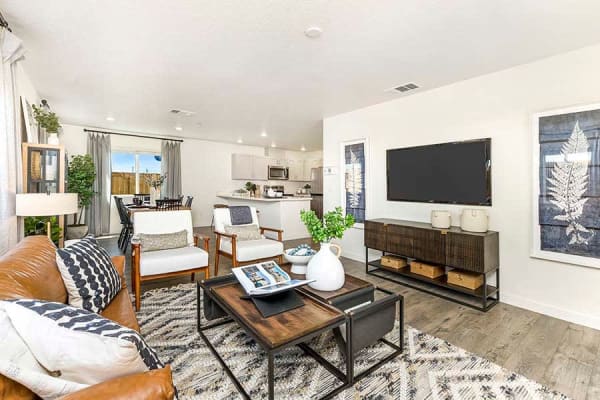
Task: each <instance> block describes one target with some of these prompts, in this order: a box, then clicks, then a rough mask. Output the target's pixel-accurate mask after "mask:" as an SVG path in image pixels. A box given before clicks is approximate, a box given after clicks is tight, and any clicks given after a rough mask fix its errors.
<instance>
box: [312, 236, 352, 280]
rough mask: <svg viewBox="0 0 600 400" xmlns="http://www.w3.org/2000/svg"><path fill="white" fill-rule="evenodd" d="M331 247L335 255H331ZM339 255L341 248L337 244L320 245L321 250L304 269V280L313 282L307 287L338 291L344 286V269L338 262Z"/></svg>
mask: <svg viewBox="0 0 600 400" xmlns="http://www.w3.org/2000/svg"><path fill="white" fill-rule="evenodd" d="M332 247H333V248H335V249H336V252H337V254H333V252H332V251H331V248H332ZM341 254H342V248H341V247H340V246H338V245H337V244H332V243H321V250H319V252H318V253H317V254H315V255H314V256H313V258H311V259H310V261H309V262H308V266H307V268H306V279H308V280H313V279H314V280H315V282H312V283H309V284H308V285H309V286H310V287H312V288H313V289H316V290H323V291H332V290H338V289H339V288H341V287H342V286H344V280H345V275H344V267H343V265H342V263H341V262H340V260H339V258H340V255H341Z"/></svg>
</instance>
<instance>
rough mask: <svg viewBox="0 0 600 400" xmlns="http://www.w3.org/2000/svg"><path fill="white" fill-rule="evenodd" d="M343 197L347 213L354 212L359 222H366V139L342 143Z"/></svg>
mask: <svg viewBox="0 0 600 400" xmlns="http://www.w3.org/2000/svg"><path fill="white" fill-rule="evenodd" d="M342 157H343V170H344V175H343V179H344V182H343V185H344V186H343V199H344V203H345V209H346V214H352V215H353V216H354V219H355V220H356V222H357V223H359V224H362V223H364V222H365V197H366V196H365V195H366V190H365V165H366V162H365V141H364V140H361V141H355V142H351V143H343V144H342Z"/></svg>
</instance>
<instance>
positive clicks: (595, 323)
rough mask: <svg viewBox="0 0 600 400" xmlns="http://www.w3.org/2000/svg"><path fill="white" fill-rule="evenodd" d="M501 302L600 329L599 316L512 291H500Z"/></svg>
mask: <svg viewBox="0 0 600 400" xmlns="http://www.w3.org/2000/svg"><path fill="white" fill-rule="evenodd" d="M500 298H501V301H502V303H506V304H510V305H511V306H516V307H521V308H524V309H526V310H530V311H535V312H538V313H540V314H544V315H548V316H550V317H554V318H558V319H562V320H564V321H568V322H572V323H574V324H578V325H583V326H587V327H589V328H593V329H598V330H600V317H596V316H593V315H589V314H584V313H580V312H576V311H571V310H566V309H564V308H560V307H556V306H553V305H551V304H546V303H540V302H538V301H535V300H532V299H528V298H526V297H523V296H519V295H517V294H513V293H509V292H508V293H507V292H506V291H502V292H501V294H500Z"/></svg>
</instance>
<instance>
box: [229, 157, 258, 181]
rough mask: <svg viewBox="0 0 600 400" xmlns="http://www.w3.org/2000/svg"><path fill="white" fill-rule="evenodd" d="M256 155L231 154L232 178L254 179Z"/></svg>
mask: <svg viewBox="0 0 600 400" xmlns="http://www.w3.org/2000/svg"><path fill="white" fill-rule="evenodd" d="M253 172H254V156H253V155H251V154H232V155H231V179H254V178H253V176H252V174H253Z"/></svg>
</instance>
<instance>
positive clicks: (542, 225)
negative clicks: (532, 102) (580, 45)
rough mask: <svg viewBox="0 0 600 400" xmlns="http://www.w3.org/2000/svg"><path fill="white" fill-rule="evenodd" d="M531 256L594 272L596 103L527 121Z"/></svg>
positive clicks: (599, 173)
mask: <svg viewBox="0 0 600 400" xmlns="http://www.w3.org/2000/svg"><path fill="white" fill-rule="evenodd" d="M533 132H534V145H535V151H534V160H533V183H534V190H533V194H534V199H533V249H532V253H531V255H532V256H533V257H537V258H544V259H549V260H554V261H561V262H566V263H572V264H579V265H585V266H589V267H596V268H600V104H594V105H590V106H585V107H575V108H569V109H563V110H555V111H550V112H544V113H540V114H536V115H535V116H534V118H533Z"/></svg>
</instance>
